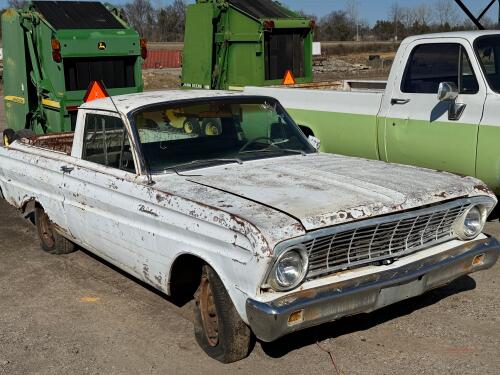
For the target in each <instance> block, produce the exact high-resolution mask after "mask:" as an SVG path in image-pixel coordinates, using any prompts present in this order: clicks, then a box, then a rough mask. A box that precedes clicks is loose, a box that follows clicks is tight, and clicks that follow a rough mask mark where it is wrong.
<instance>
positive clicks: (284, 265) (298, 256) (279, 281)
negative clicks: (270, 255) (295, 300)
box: [269, 248, 309, 291]
mask: <svg viewBox="0 0 500 375" xmlns="http://www.w3.org/2000/svg"><path fill="white" fill-rule="evenodd" d="M308 266H309V261H308V257H307V252H306V250H305V249H303V248H292V249H290V250H287V251H285V252H284V253H283V254H281V255H280V257H279V258H278V260H277V261H276V263H275V264H274V267H273V269H272V271H271V274H270V278H269V283H270V285H271V287H272V288H273V289H274V290H276V291H286V290H290V289H293V288H295V287H297V286H298V285H299V284H300V283H301V282H302V281H303V280H304V278H305V276H306V273H307V268H308Z"/></svg>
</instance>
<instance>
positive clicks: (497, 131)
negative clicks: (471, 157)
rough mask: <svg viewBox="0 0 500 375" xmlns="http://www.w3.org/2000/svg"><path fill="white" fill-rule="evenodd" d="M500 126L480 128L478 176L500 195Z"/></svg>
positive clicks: (477, 162)
mask: <svg viewBox="0 0 500 375" xmlns="http://www.w3.org/2000/svg"><path fill="white" fill-rule="evenodd" d="M499 139H500V126H488V125H480V126H479V138H478V144H477V161H476V176H477V178H479V179H481V180H482V181H484V182H485V183H486V184H487V185H488V186H489V187H490V188H491V189H492V190H493V191H494V192H495V194H497V195H500V151H499V147H498V140H499Z"/></svg>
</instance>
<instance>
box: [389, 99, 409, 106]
mask: <svg viewBox="0 0 500 375" xmlns="http://www.w3.org/2000/svg"><path fill="white" fill-rule="evenodd" d="M409 102H410V99H391V105H395V104H408V103H409Z"/></svg>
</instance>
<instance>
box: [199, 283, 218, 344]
mask: <svg viewBox="0 0 500 375" xmlns="http://www.w3.org/2000/svg"><path fill="white" fill-rule="evenodd" d="M198 299H199V300H198V303H199V307H200V312H201V320H202V325H203V331H204V333H205V337H206V338H207V342H208V344H209V345H210V346H212V347H213V346H217V344H218V343H219V321H218V316H217V308H216V307H215V301H214V296H213V294H212V288H211V286H210V281H209V280H208V277H207V276H206V275H203V277H202V279H201V283H200V293H199V296H198Z"/></svg>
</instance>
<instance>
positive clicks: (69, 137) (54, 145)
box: [22, 132, 74, 155]
mask: <svg viewBox="0 0 500 375" xmlns="http://www.w3.org/2000/svg"><path fill="white" fill-rule="evenodd" d="M73 138H74V133H73V132H66V133H55V134H47V135H40V136H34V137H30V138H23V139H22V142H23V143H26V144H29V145H32V146H35V147H40V148H45V149H48V150H52V151H59V152H63V153H65V154H67V155H71V150H72V148H73Z"/></svg>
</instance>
